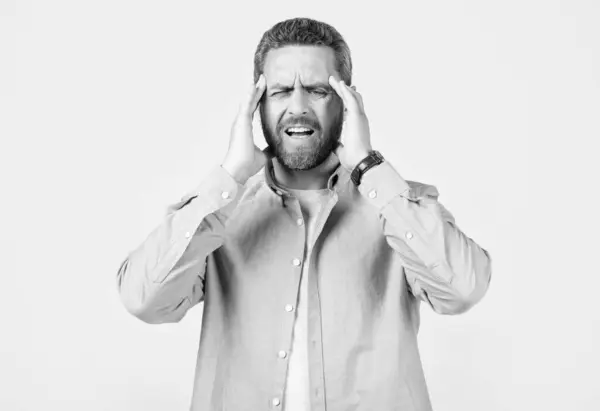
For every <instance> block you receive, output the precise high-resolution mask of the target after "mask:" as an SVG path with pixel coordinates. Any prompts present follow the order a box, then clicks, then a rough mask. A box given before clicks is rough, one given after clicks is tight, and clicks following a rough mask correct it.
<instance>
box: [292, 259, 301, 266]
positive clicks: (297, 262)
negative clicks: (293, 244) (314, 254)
mask: <svg viewBox="0 0 600 411" xmlns="http://www.w3.org/2000/svg"><path fill="white" fill-rule="evenodd" d="M292 264H294V265H295V266H296V267H298V266H299V265H300V260H298V259H297V258H294V259H293V260H292Z"/></svg>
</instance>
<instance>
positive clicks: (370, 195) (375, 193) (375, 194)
mask: <svg viewBox="0 0 600 411" xmlns="http://www.w3.org/2000/svg"><path fill="white" fill-rule="evenodd" d="M375 197H377V191H375V190H373V191H371V192H370V193H369V198H375Z"/></svg>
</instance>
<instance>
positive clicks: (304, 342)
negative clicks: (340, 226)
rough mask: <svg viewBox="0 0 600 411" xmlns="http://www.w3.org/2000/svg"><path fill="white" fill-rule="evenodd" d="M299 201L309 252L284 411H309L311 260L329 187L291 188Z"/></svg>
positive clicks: (307, 251)
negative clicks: (309, 267) (309, 284)
mask: <svg viewBox="0 0 600 411" xmlns="http://www.w3.org/2000/svg"><path fill="white" fill-rule="evenodd" d="M288 190H289V191H290V192H291V193H292V194H293V195H294V196H295V197H296V198H297V199H298V201H299V202H300V208H301V209H302V214H303V216H304V223H305V227H306V237H307V241H306V252H305V253H304V261H303V265H302V274H301V279H300V291H299V296H298V303H297V305H296V306H297V309H296V322H295V324H294V333H293V336H292V349H291V352H290V354H289V357H288V358H289V364H288V373H287V379H286V384H285V392H284V401H283V408H284V410H285V411H310V384H309V373H308V371H309V370H308V337H307V330H308V307H307V294H308V266H309V264H308V262H309V261H310V255H311V253H312V248H313V245H314V242H315V238H314V236H315V228H316V227H315V225H316V222H317V220H318V215H319V213H320V211H321V210H322V209H323V205H324V204H325V202H326V201H327V200H328V198H329V190H328V189H322V190H295V189H294V190H292V189H288Z"/></svg>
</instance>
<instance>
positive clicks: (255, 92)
mask: <svg viewBox="0 0 600 411" xmlns="http://www.w3.org/2000/svg"><path fill="white" fill-rule="evenodd" d="M264 91H265V80H264V76H263V75H262V74H261V75H260V76H259V77H258V81H257V82H256V83H255V84H253V85H252V87H250V88H249V89H248V92H247V94H246V98H245V99H244V101H243V102H242V104H241V105H240V111H241V112H243V113H244V114H247V115H252V114H253V113H254V111H256V107H257V106H258V101H259V100H260V98H261V97H262V95H263V93H264Z"/></svg>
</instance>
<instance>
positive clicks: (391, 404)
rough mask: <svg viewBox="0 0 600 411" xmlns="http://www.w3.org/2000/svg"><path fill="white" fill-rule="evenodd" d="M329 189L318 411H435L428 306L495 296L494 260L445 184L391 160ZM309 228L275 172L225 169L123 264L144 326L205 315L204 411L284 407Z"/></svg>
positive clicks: (122, 283) (320, 290)
mask: <svg viewBox="0 0 600 411" xmlns="http://www.w3.org/2000/svg"><path fill="white" fill-rule="evenodd" d="M327 189H328V190H329V199H328V201H327V202H326V205H325V208H324V209H323V210H322V212H321V217H320V218H319V221H318V222H317V224H316V226H315V229H316V231H315V235H316V241H315V245H314V248H313V252H312V254H311V256H310V259H309V260H308V261H306V262H305V263H304V264H309V269H308V271H307V272H308V273H309V278H308V293H307V298H306V304H307V310H308V315H307V317H308V321H307V326H308V329H307V339H308V342H307V343H308V344H307V347H308V348H307V352H308V370H309V384H310V392H309V396H310V404H311V410H312V411H325V410H327V411H346V410H356V411H372V410H378V411H392V410H393V411H396V410H403V411H428V410H431V402H430V399H429V394H428V390H427V386H426V383H425V378H424V375H423V369H422V365H421V360H420V356H419V350H418V346H417V332H418V329H419V304H420V302H421V301H423V302H425V303H426V304H427V305H429V306H430V307H431V308H432V309H433V310H434V311H435V312H437V313H440V314H459V313H463V312H465V311H466V310H468V309H469V308H470V307H472V306H473V305H474V304H476V303H477V302H478V301H479V300H480V299H481V298H482V297H483V295H484V294H485V292H486V290H487V288H488V285H489V281H490V278H491V259H490V255H489V253H488V252H487V251H486V250H485V249H483V248H482V247H480V246H479V245H478V244H476V243H475V241H474V240H473V239H471V238H470V237H468V236H467V235H465V234H464V233H463V232H462V231H461V230H460V229H459V228H458V226H457V225H456V223H455V220H454V217H453V216H452V214H450V213H449V212H448V210H446V209H445V207H443V206H442V204H441V203H440V202H439V201H438V196H439V194H438V191H437V189H436V188H435V187H434V186H431V185H427V184H422V183H418V182H412V181H407V180H404V179H403V178H402V177H401V176H400V174H399V173H398V172H397V171H396V169H395V168H394V167H393V166H392V165H391V164H390V162H389V161H384V162H383V163H382V164H380V165H378V166H376V167H374V168H372V169H370V170H368V171H367V172H366V173H365V174H364V176H363V178H362V180H361V184H360V185H359V186H358V187H355V186H354V184H353V183H352V181H351V180H350V175H349V172H348V171H347V170H346V169H345V168H344V167H342V166H341V165H340V166H338V167H337V168H336V169H335V170H334V171H333V173H332V174H331V176H330V177H329V180H328V183H327ZM301 219H302V212H301V209H300V205H299V203H298V201H297V199H296V198H295V197H294V196H293V195H292V194H291V193H290V192H289V191H288V190H286V189H285V188H284V187H282V186H281V185H279V184H277V182H276V180H275V178H274V175H273V165H272V164H271V162H267V164H266V166H265V167H264V168H263V170H261V172H259V173H257V174H256V175H255V176H253V177H252V178H250V179H249V180H248V181H247V182H246V183H245V184H244V185H242V184H239V183H238V182H236V180H235V179H234V178H233V177H232V176H230V175H229V174H228V173H227V172H226V171H225V170H224V169H223V168H222V167H220V166H217V167H214V168H213V169H212V170H211V171H210V172H209V175H208V176H207V177H206V178H205V179H204V180H203V181H202V182H201V183H200V184H199V186H198V187H196V188H195V189H194V190H192V191H191V192H190V193H188V194H187V195H185V196H184V197H183V198H182V200H181V201H179V202H178V203H176V204H174V205H172V206H171V207H170V208H169V210H168V213H167V215H166V216H165V218H164V220H163V221H162V223H161V224H160V225H159V226H158V227H157V228H156V229H155V230H154V231H152V233H150V234H149V235H148V237H147V238H146V240H145V241H144V242H143V243H142V244H140V245H139V246H138V247H137V248H136V249H135V250H133V251H132V252H131V253H130V254H129V256H128V257H127V258H126V259H125V260H124V261H123V263H122V264H121V266H120V268H119V271H118V274H117V283H118V288H119V291H120V295H121V299H122V301H123V304H124V305H125V307H126V308H127V309H128V310H129V312H131V313H132V314H133V315H135V316H137V317H138V318H140V319H141V320H143V321H145V322H148V323H153V324H155V323H164V322H177V321H179V320H180V319H181V318H183V316H184V315H185V314H186V312H187V311H188V310H189V309H190V308H191V307H193V306H194V305H196V304H198V303H200V302H203V304H204V313H203V320H202V331H201V337H200V347H199V351H198V360H197V366H196V375H195V381H194V390H193V396H192V404H191V408H190V409H191V410H192V411H205V410H207V411H221V410H227V411H237V410H253V411H255V410H281V409H282V405H283V401H282V399H283V398H284V390H285V382H286V375H287V370H288V359H287V357H286V356H284V355H282V352H284V351H287V350H289V349H290V347H291V345H292V341H293V339H292V334H293V329H294V322H295V318H296V316H295V310H296V309H297V303H298V296H299V290H300V277H301V272H302V265H303V254H304V252H305V246H306V241H307V239H306V231H305V229H304V227H303V225H302V224H300V220H301Z"/></svg>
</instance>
